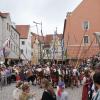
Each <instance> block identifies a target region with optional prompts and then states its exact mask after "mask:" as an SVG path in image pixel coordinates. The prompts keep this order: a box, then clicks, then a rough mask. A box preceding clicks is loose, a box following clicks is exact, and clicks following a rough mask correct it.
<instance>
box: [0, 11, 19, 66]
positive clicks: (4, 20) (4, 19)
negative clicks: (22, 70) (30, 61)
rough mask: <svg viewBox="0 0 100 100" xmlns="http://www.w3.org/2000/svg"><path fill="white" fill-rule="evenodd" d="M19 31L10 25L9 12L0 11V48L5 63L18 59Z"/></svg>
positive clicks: (14, 61)
mask: <svg viewBox="0 0 100 100" xmlns="http://www.w3.org/2000/svg"><path fill="white" fill-rule="evenodd" d="M19 47H20V46H19V33H18V32H17V31H16V29H15V28H14V26H13V25H12V21H11V19H10V14H9V13H0V48H1V49H3V53H4V58H5V62H6V63H8V64H9V63H10V62H13V64H14V63H16V61H18V60H19Z"/></svg>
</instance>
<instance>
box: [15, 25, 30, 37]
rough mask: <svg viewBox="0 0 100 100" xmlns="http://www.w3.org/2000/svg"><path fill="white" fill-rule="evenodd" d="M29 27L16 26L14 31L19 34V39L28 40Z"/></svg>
mask: <svg viewBox="0 0 100 100" xmlns="http://www.w3.org/2000/svg"><path fill="white" fill-rule="evenodd" d="M29 28H30V25H16V30H17V31H18V32H19V33H20V38H28V32H29Z"/></svg>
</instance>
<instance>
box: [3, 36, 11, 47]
mask: <svg viewBox="0 0 100 100" xmlns="http://www.w3.org/2000/svg"><path fill="white" fill-rule="evenodd" d="M9 41H10V38H8V39H7V40H6V41H5V42H4V43H3V47H5V46H8V45H9Z"/></svg>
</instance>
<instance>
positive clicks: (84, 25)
mask: <svg viewBox="0 0 100 100" xmlns="http://www.w3.org/2000/svg"><path fill="white" fill-rule="evenodd" d="M88 29H89V21H84V22H83V30H88Z"/></svg>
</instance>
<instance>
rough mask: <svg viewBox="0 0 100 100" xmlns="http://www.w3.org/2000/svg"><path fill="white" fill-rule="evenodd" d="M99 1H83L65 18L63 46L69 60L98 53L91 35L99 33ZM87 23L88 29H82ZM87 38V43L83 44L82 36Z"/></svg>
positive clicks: (96, 45)
mask: <svg viewBox="0 0 100 100" xmlns="http://www.w3.org/2000/svg"><path fill="white" fill-rule="evenodd" d="M99 4H100V0H83V1H82V3H81V4H80V5H79V6H78V7H77V8H76V9H75V10H74V11H73V12H72V13H68V15H67V16H66V20H67V21H66V27H65V30H64V31H65V32H64V44H65V47H66V48H67V56H68V57H69V58H79V57H82V58H84V57H90V56H93V55H95V54H96V53H97V52H98V50H99V49H98V44H97V42H96V39H95V37H94V35H93V33H94V32H100V13H99V12H100V6H99ZM84 21H89V29H88V30H86V31H85V30H84V29H83V22H84ZM84 35H88V36H89V43H88V44H84V43H83V36H84ZM80 45H81V46H80Z"/></svg>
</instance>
